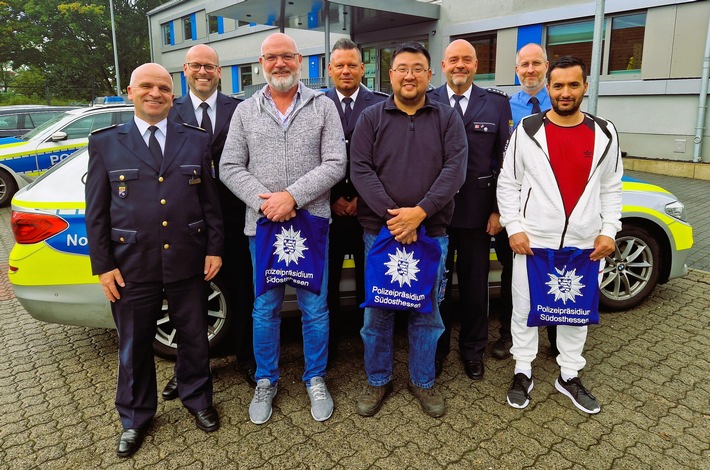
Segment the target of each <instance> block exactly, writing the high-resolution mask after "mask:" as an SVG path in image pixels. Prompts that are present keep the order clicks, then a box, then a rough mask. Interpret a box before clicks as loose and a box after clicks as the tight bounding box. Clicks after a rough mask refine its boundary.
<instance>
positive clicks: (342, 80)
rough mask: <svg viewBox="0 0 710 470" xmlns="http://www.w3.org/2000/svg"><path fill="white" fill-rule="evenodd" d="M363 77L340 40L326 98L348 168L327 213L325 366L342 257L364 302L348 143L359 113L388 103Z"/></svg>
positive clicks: (333, 335) (351, 50) (355, 54)
mask: <svg viewBox="0 0 710 470" xmlns="http://www.w3.org/2000/svg"><path fill="white" fill-rule="evenodd" d="M364 73H365V64H363V63H362V57H361V55H360V50H359V49H358V47H357V44H355V43H354V42H352V41H351V40H350V39H346V38H343V39H339V40H338V41H337V42H336V43H335V44H334V45H333V50H332V51H331V53H330V64H328V74H329V75H330V78H332V79H333V83H334V85H335V86H334V87H333V88H331V89H329V90H328V91H327V92H326V96H328V97H329V98H330V99H332V100H333V101H334V102H335V106H336V108H338V112H339V114H340V122H341V123H342V124H343V132H344V133H345V148H346V150H347V152H348V166H347V168H346V170H345V178H343V179H342V180H341V181H340V182H339V183H338V184H336V185H335V186H334V187H333V189H331V190H330V204H331V206H330V209H331V214H332V218H333V222H332V223H331V225H330V235H329V237H330V238H329V250H330V251H329V254H328V257H329V258H328V311H329V313H330V338H329V340H328V362H329V363H332V361H333V359H334V358H335V355H336V354H337V351H338V341H339V339H340V332H341V331H340V330H341V329H342V325H343V316H342V312H341V311H340V276H341V274H342V270H343V258H344V256H345V255H353V259H354V261H355V286H356V300H357V305H360V304H361V303H362V302H363V301H364V300H365V295H364V283H365V280H364V279H365V255H364V250H365V246H364V245H363V241H362V227H361V226H360V224H359V223H358V221H357V200H358V197H357V191H356V190H355V187H354V186H353V184H352V181H351V180H350V163H349V162H350V139H351V138H352V135H353V130H354V129H355V124H356V123H357V119H358V118H359V117H360V113H362V111H363V110H364V109H365V108H367V107H368V106H371V105H373V104H375V103H379V102H380V101H384V100H386V99H387V95H386V94H384V93H380V92H373V91H370V90H368V89H367V88H366V87H365V86H363V85H362V84H361V83H360V82H361V80H362V76H363V75H364Z"/></svg>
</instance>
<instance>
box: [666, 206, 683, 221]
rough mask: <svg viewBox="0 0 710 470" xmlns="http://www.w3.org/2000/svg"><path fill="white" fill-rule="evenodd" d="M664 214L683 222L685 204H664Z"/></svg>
mask: <svg viewBox="0 0 710 470" xmlns="http://www.w3.org/2000/svg"><path fill="white" fill-rule="evenodd" d="M666 214H668V215H670V216H671V217H673V218H676V219H678V220H682V221H683V222H685V221H686V220H685V204H683V203H682V202H680V201H673V202H671V203H669V204H666Z"/></svg>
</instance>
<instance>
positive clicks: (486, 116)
mask: <svg viewBox="0 0 710 470" xmlns="http://www.w3.org/2000/svg"><path fill="white" fill-rule="evenodd" d="M471 87H472V90H471V96H470V100H469V103H468V107H467V108H466V112H465V113H464V116H463V122H464V127H465V129H466V138H467V140H468V165H467V167H466V182H465V183H464V184H463V186H462V187H461V189H460V190H459V192H458V193H457V194H456V197H455V198H454V201H455V204H456V205H455V208H454V215H453V218H452V220H451V227H454V228H466V229H470V228H480V227H483V228H485V227H486V224H487V223H488V217H489V216H490V215H491V213H492V212H497V210H498V209H497V206H496V202H495V193H496V175H497V173H498V170H499V168H500V166H501V165H502V164H503V154H504V152H505V146H506V143H507V142H508V138H509V136H510V127H511V124H512V117H511V112H510V104H509V102H508V97H507V95H506V94H505V93H504V92H502V91H500V90H496V89H492V88H489V89H487V90H486V89H483V88H481V87H478V86H476V85H474V84H471ZM428 94H429V96H430V97H431V99H432V100H435V101H439V102H442V103H446V104H447V105H449V106H450V105H451V104H450V103H449V96H448V91H447V88H446V85H442V86H440V87H439V88H435V89H434V90H430V91H429V92H428Z"/></svg>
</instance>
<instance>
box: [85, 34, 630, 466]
mask: <svg viewBox="0 0 710 470" xmlns="http://www.w3.org/2000/svg"><path fill="white" fill-rule="evenodd" d="M564 59H565V60H567V58H564ZM259 62H260V65H261V67H262V69H263V72H264V77H265V79H266V82H267V83H266V85H265V86H264V87H263V88H262V89H261V90H259V91H258V92H257V93H256V94H255V95H254V96H252V97H251V98H249V99H247V100H245V101H243V102H241V103H240V102H239V100H236V99H233V98H230V97H227V96H225V95H223V94H222V93H221V92H219V91H218V85H219V79H220V77H221V68H220V66H219V58H218V56H217V53H216V52H215V51H214V50H213V49H212V48H210V47H209V46H206V45H198V46H195V47H193V48H191V49H190V50H189V51H188V53H187V56H186V59H185V64H184V66H183V71H184V74H185V77H186V79H187V83H188V85H189V93H187V94H186V95H184V96H183V97H181V98H178V99H176V100H174V102H173V94H172V79H171V77H170V75H169V73H168V72H167V71H166V70H165V69H164V68H163V67H162V66H160V65H158V64H144V65H142V66H140V67H138V68H137V69H136V70H135V71H134V72H133V74H132V76H131V82H130V85H129V87H128V95H129V98H130V99H132V100H133V102H134V104H135V118H134V121H132V122H129V123H127V124H126V125H122V126H115V127H112V128H108V129H105V130H101V131H97V132H95V133H94V134H92V136H91V138H90V141H89V153H90V163H89V172H88V176H87V186H86V196H87V211H86V218H87V232H88V236H89V241H90V244H89V246H90V254H91V262H92V270H93V272H94V274H96V275H98V276H99V279H100V282H101V286H102V288H103V290H104V293H105V295H106V297H107V298H108V299H109V300H110V301H111V307H112V312H113V316H114V319H115V321H116V325H117V328H118V333H119V372H118V385H117V393H116V407H117V409H118V412H119V415H120V418H121V422H122V425H123V431H122V432H121V434H120V437H119V441H118V448H117V454H118V455H119V456H121V457H128V456H131V455H133V454H134V453H135V452H136V451H137V450H138V449H139V448H140V446H141V443H142V441H143V438H144V436H145V435H146V433H147V430H148V428H149V426H150V424H151V422H152V419H153V417H154V415H155V412H156V408H157V384H156V373H155V367H154V364H153V361H152V358H153V352H152V339H153V336H154V334H155V328H156V319H157V316H158V315H159V314H160V311H161V306H162V302H163V298H167V300H168V305H169V315H170V318H171V321H172V323H173V324H174V325H175V328H176V330H177V336H178V354H177V362H176V366H175V373H174V375H173V377H172V378H171V379H170V380H169V381H168V383H167V385H166V386H165V388H164V390H163V397H164V398H165V399H174V398H177V397H179V398H180V399H181V401H182V402H183V404H184V405H185V407H186V408H187V409H188V410H189V411H190V413H192V414H193V415H194V417H195V421H196V425H197V427H198V428H200V429H202V430H204V431H206V432H211V431H215V430H217V429H218V428H219V416H218V413H217V410H216V409H215V408H214V406H213V403H212V377H211V373H210V368H209V351H208V342H207V325H206V314H207V304H206V299H207V295H206V292H207V291H206V288H207V284H208V281H210V280H211V279H213V278H214V276H215V275H217V273H218V272H220V270H221V273H222V276H224V277H225V279H226V282H227V283H228V285H229V289H230V291H231V292H232V295H231V298H230V300H231V302H232V303H233V304H232V305H233V309H232V310H233V312H235V313H236V315H237V317H236V322H235V323H236V328H235V334H234V341H233V343H234V345H235V347H236V349H235V351H234V352H235V354H236V356H237V363H238V365H239V367H240V369H241V370H242V371H243V372H244V374H245V376H246V378H247V380H249V381H250V382H252V383H254V384H255V391H254V396H253V398H252V400H251V403H250V406H249V417H250V420H251V421H252V422H253V423H255V424H262V423H265V422H267V421H268V420H269V418H270V417H271V415H272V404H273V400H274V398H275V396H276V394H277V391H278V384H279V355H280V323H281V315H280V308H281V304H282V301H283V296H284V285H283V284H282V285H278V286H276V287H273V288H270V289H267V290H266V291H265V292H259V293H256V292H255V290H254V285H256V284H257V280H258V279H257V277H256V276H258V275H260V273H259V272H257V271H256V269H254V270H252V269H251V268H252V266H256V263H257V260H260V259H263V258H264V257H268V256H271V255H272V251H273V249H272V247H268V248H267V249H268V251H264V248H263V247H262V246H261V245H260V244H259V243H257V231H258V228H257V226H259V225H263V224H265V223H266V224H268V223H274V224H279V223H285V222H288V221H292V219H295V218H296V217H297V216H298V215H300V211H304V212H305V211H308V212H309V213H310V214H312V215H314V216H317V217H318V216H319V217H324V218H330V219H331V224H330V227H329V237H328V239H327V242H326V253H328V254H327V255H326V256H325V259H324V260H322V261H323V263H322V265H323V268H322V269H323V276H322V282H321V285H320V289H315V290H313V289H311V290H309V289H306V288H296V294H297V297H298V304H299V307H300V309H301V312H302V333H303V352H304V362H305V368H304V373H303V376H302V380H303V382H304V384H305V388H306V392H307V395H308V396H309V399H310V402H311V415H312V417H313V418H314V419H315V420H316V421H324V420H327V419H328V418H330V417H331V415H332V413H333V408H334V405H333V399H332V396H331V395H330V393H329V391H328V388H327V386H326V382H325V376H326V368H327V367H328V361H329V356H330V358H331V359H332V357H333V356H334V355H335V354H336V351H337V344H338V337H339V332H340V331H339V330H340V328H341V326H340V325H341V324H342V320H343V313H342V312H341V309H340V304H339V290H338V286H339V281H340V275H341V269H342V260H343V256H344V255H346V254H351V255H353V258H354V260H355V266H356V279H357V291H358V292H357V298H358V304H360V302H362V300H363V299H364V285H365V275H364V271H365V270H364V268H365V265H366V264H367V261H366V260H367V259H368V257H369V255H370V253H371V251H372V249H373V245H375V244H376V241H377V240H378V234H379V233H380V232H381V231H382V232H388V234H389V235H390V236H391V237H392V238H394V240H395V241H396V242H398V243H399V244H401V245H402V246H404V247H405V249H406V247H407V246H408V245H412V244H413V243H417V242H418V239H419V238H421V237H423V236H424V234H425V235H426V236H427V237H429V238H431V239H432V240H434V243H435V244H436V245H437V246H438V248H439V250H438V253H439V255H438V256H439V259H437V260H434V263H433V265H432V266H433V267H431V268H430V269H432V270H435V273H431V274H433V279H434V282H433V285H432V286H431V292H430V295H429V297H430V298H431V304H432V309H431V310H432V311H431V312H430V313H418V312H414V311H409V312H408V314H407V315H408V335H409V371H410V378H409V380H408V384H409V389H410V391H411V392H412V394H413V395H414V396H415V397H416V398H417V399H418V401H419V403H420V405H421V407H422V409H423V411H424V412H425V413H426V414H428V415H430V416H432V417H440V416H442V415H443V414H444V413H445V402H444V398H443V395H442V394H441V393H440V391H439V390H438V389H437V388H435V381H436V377H437V376H438V375H439V374H441V371H442V369H443V364H444V361H445V358H446V355H447V353H448V352H449V343H450V333H451V323H452V317H453V311H452V309H453V306H452V303H451V301H450V298H449V297H450V289H446V285H447V280H448V282H449V283H450V281H451V276H452V273H453V271H454V269H455V270H456V272H457V275H458V280H459V291H460V294H461V295H460V297H461V300H460V303H459V316H460V318H461V331H460V334H459V352H460V355H461V358H462V361H463V365H464V370H465V372H466V374H467V375H468V376H469V377H470V378H471V379H473V380H481V379H482V378H483V375H484V369H485V368H484V362H483V359H484V352H485V349H486V346H487V343H488V283H487V281H488V270H489V253H490V246H491V237H495V239H496V244H495V246H496V251H497V253H498V258H499V260H500V261H501V262H502V264H503V268H504V269H503V277H502V278H503V282H502V297H503V299H502V312H501V316H500V320H501V329H500V338H499V340H498V341H497V342H496V343H495V345H494V347H493V351H492V355H493V356H494V357H497V358H500V359H502V358H505V357H508V356H509V355H510V354H511V353H512V355H513V356H514V359H515V361H516V365H515V373H514V378H513V382H512V384H511V387H510V389H509V391H508V394H507V401H508V403H509V404H510V405H511V406H513V407H516V408H523V407H525V406H527V404H528V402H529V401H530V396H529V392H530V391H531V390H532V386H533V381H532V372H531V363H532V360H533V359H534V358H535V355H536V353H537V328H531V327H527V325H526V319H527V312H528V311H529V309H530V305H529V300H528V295H529V294H528V291H527V275H526V271H525V269H524V266H525V265H524V260H525V258H526V256H529V255H532V251H531V247H534V248H537V247H551V248H558V247H560V246H566V245H567V244H568V242H567V241H565V233H566V234H567V237H568V239H569V238H571V239H572V242H573V243H576V244H578V245H579V247H580V248H589V247H593V248H594V251H593V253H592V255H591V258H592V259H595V260H599V259H603V258H604V257H605V256H607V255H609V254H610V253H611V251H612V250H613V247H614V240H613V237H614V234H615V231H616V230H618V229H619V228H620V227H619V225H620V224H619V217H620V179H619V178H620V175H621V171H622V170H621V164H620V160H619V158H618V154H619V152H618V140H617V138H616V134H615V130H614V128H613V126H612V125H611V124H610V123H608V122H606V121H603V120H601V119H599V118H596V117H592V116H590V115H586V114H583V113H581V111H580V110H579V105H580V104H581V101H582V96H583V94H584V91H585V90H586V68H585V67H584V64H582V63H581V62H578V61H577V62H575V61H571V62H569V61H568V62H565V61H564V60H562V61H561V63H560V65H556V64H553V65H552V67H549V69H548V65H549V64H548V61H547V57H546V54H545V51H544V49H543V48H542V47H540V46H539V45H536V44H529V45H527V46H525V47H523V48H522V49H521V50H520V51H519V52H518V54H517V56H516V73H517V75H518V78H519V80H520V84H521V87H522V89H521V92H520V93H518V94H517V95H515V96H513V97H512V98H511V99H510V101H509V100H508V97H507V96H506V95H505V94H504V93H502V92H500V91H499V90H496V89H490V88H489V89H483V88H480V87H478V86H476V85H474V84H473V81H474V77H475V74H476V69H477V63H478V61H477V58H476V51H475V49H474V48H473V46H471V44H470V43H468V42H467V41H463V40H456V41H454V42H452V43H451V44H450V45H449V46H448V47H447V48H446V50H445V52H444V58H443V60H442V64H441V67H442V71H443V73H444V75H445V76H446V82H447V83H446V84H445V85H443V86H441V87H439V88H437V89H434V90H430V91H427V89H428V88H429V82H430V79H431V75H432V66H431V58H430V55H429V52H428V51H427V50H426V48H424V47H423V46H422V45H421V44H419V43H417V42H407V43H404V44H401V45H400V46H398V47H397V48H396V49H395V50H394V51H393V53H392V64H391V69H390V70H389V78H390V83H391V85H392V95H390V96H387V95H385V94H382V93H379V92H373V91H371V90H369V89H367V88H366V87H365V86H363V85H362V83H361V81H362V79H363V76H364V73H365V68H364V64H363V61H362V57H361V55H360V51H359V49H358V47H357V45H356V44H355V43H353V42H352V41H350V40H347V39H341V40H339V41H337V42H336V43H335V45H334V46H333V51H332V53H331V61H330V64H329V65H328V72H329V75H330V76H331V78H332V79H333V82H334V84H335V86H334V88H333V89H331V90H328V91H327V93H325V94H323V93H320V92H317V91H313V90H311V89H309V88H307V87H305V86H304V85H303V84H302V83H301V82H300V73H301V67H302V56H301V54H300V53H299V52H298V48H297V46H296V44H295V42H294V41H293V39H292V38H290V37H289V36H287V35H285V34H283V33H275V34H272V35H269V36H268V37H267V38H266V39H265V40H264V42H263V43H262V46H261V55H260V57H259ZM558 62H560V61H558ZM546 77H547V81H548V87H547V88H546V87H545V79H546ZM547 89H549V95H548V92H547ZM550 107H551V108H552V109H551V110H550ZM511 109H512V112H511ZM546 110H549V111H547V112H546V113H544V111H546ZM533 113H540V114H534V115H533V116H532V117H529V118H524V116H528V115H532V114H533ZM520 120H522V123H521V124H520V125H519V126H518V125H517V124H518V121H520ZM514 124H515V125H516V126H517V127H516V130H515V131H514V133H513V134H512V137H511V130H512V128H513V125H514ZM580 126H581V127H583V128H584V131H579V128H580ZM553 127H554V129H555V132H552V131H551V130H550V131H549V132H546V131H548V129H552V128H553ZM602 127H603V131H604V132H602V131H601V128H602ZM568 128H570V129H573V131H569V129H568ZM580 134H581V135H582V136H583V138H582V140H581V142H582V143H580V144H575V147H574V150H575V152H578V153H580V152H581V153H580V154H584V156H585V157H579V158H577V157H576V156H575V159H574V160H573V162H572V163H570V164H569V165H567V166H564V165H563V168H562V169H560V167H559V164H558V165H557V166H555V164H554V163H553V165H552V168H551V169H550V168H549V166H550V165H549V164H547V163H546V161H547V160H548V155H549V157H550V158H552V159H553V160H555V161H559V160H560V159H562V160H564V158H566V157H564V158H563V156H562V152H563V149H564V147H565V146H566V145H567V144H568V139H573V140H575V141H576V140H578V138H579V135H580ZM551 136H554V139H558V141H557V142H556V143H552V142H551V140H550V139H552V138H553V137H551ZM509 138H510V139H512V141H511V142H512V143H511V144H510V145H508V141H509ZM506 148H507V150H506ZM589 155H593V158H588V157H589ZM582 158H587V160H588V161H584V162H583V164H584V165H586V166H581V167H580V168H584V171H585V173H584V175H585V176H584V178H583V179H580V178H574V179H573V183H571V185H572V186H573V188H572V189H571V190H570V188H569V186H570V185H567V186H566V189H565V192H564V193H563V198H562V199H563V202H558V203H557V205H559V206H561V207H563V209H569V210H568V212H567V213H566V215H567V217H566V218H565V219H564V221H563V223H562V226H560V227H550V228H549V232H550V233H551V234H552V235H550V236H547V237H546V236H542V235H540V234H539V233H538V232H536V231H535V229H536V228H538V227H540V226H545V225H546V224H550V223H552V224H556V223H557V220H556V219H553V220H552V221H550V220H548V219H549V218H550V217H552V216H553V215H554V216H556V215H557V214H556V213H554V209H551V208H546V207H542V208H541V209H543V210H539V211H538V210H537V208H536V207H534V208H533V209H535V210H531V208H530V207H527V208H526V207H525V206H526V205H527V203H528V198H529V193H530V191H532V192H535V193H536V194H537V191H540V192H541V193H542V192H543V191H544V192H546V193H548V194H549V193H555V190H554V188H551V187H550V180H551V179H552V180H554V178H555V176H565V177H567V176H569V175H570V174H571V173H573V172H574V171H573V170H574V168H576V165H578V164H580V165H581V164H582V163H580V161H581V159H582ZM578 160H580V161H578ZM542 167H544V171H542ZM541 173H544V177H543V176H541ZM590 174H591V175H592V177H590V178H589V182H587V178H586V176H587V175H590ZM617 180H618V181H617ZM522 188H524V190H525V191H527V192H528V193H527V194H524V191H523V189H522ZM569 194H573V196H569ZM551 197H552V196H551ZM575 197H576V198H577V199H574V198H575ZM573 199H574V200H573ZM578 200H581V201H582V203H581V204H580V205H583V206H584V207H582V208H580V209H579V210H581V211H584V213H583V214H582V215H581V216H580V215H578V214H577V213H576V212H575V211H576V210H577V209H575V205H576V204H577V201H578ZM534 201H535V202H536V203H541V201H544V199H542V197H541V198H540V199H535V200H534ZM590 208H596V209H599V208H601V209H600V210H597V211H596V212H594V211H590V210H589V209H590ZM551 211H553V215H551ZM563 213H564V211H563ZM595 214H597V215H596V216H595ZM599 214H601V216H599ZM597 219H598V220H597ZM577 224H586V226H591V227H596V228H595V229H593V230H596V233H595V236H594V237H591V236H590V235H589V233H588V231H587V232H584V233H585V236H582V235H579V236H576V235H575V234H578V233H581V231H576V230H575V229H576V225H577ZM504 227H505V228H504ZM564 229H566V232H564V231H562V233H557V231H558V230H564ZM506 230H507V231H506ZM558 245H559V246H558ZM454 252H456V253H457V256H456V257H454ZM513 253H515V255H513ZM514 258H515V259H514ZM454 259H455V262H454ZM520 260H522V261H520ZM223 262H224V264H223ZM521 263H522V264H521ZM521 266H522V267H521ZM447 272H448V274H447ZM316 287H317V286H316ZM442 300H443V303H441V308H440V307H439V303H440V302H441V301H442ZM395 314H396V312H395V311H394V310H389V309H383V308H375V307H370V306H366V307H365V308H364V320H363V326H362V329H361V337H362V341H363V344H364V351H365V358H364V359H365V361H364V363H365V364H364V365H365V372H366V374H367V384H366V386H365V387H364V390H363V391H362V393H361V394H360V395H359V396H358V399H357V405H356V411H357V413H358V414H360V415H361V416H373V415H374V414H376V413H377V412H378V410H379V409H380V408H381V406H382V404H383V402H384V400H385V398H386V397H387V396H388V395H389V394H390V393H392V391H393V383H392V381H393V366H394V347H393V332H394V319H395ZM511 317H512V324H511ZM550 330H551V329H550V328H548V331H550ZM585 337H586V327H577V326H564V327H560V328H559V336H558V338H557V340H556V341H555V340H553V341H552V343H551V346H552V347H553V348H558V349H559V355H557V354H556V356H557V361H558V363H559V365H560V368H561V376H560V378H559V379H558V381H557V384H556V386H557V388H558V390H560V391H561V392H562V393H564V394H565V395H567V396H569V397H570V398H571V399H572V401H573V402H574V404H575V405H576V406H577V407H578V408H580V409H582V410H584V411H587V412H589V413H595V412H598V411H599V406H598V404H597V403H596V399H595V398H594V397H593V396H592V395H591V393H589V392H588V391H587V390H586V389H585V388H584V386H583V385H582V384H581V381H580V380H579V377H578V376H577V374H578V371H579V370H580V369H582V368H583V366H584V359H583V358H582V348H583V346H584V340H585Z"/></svg>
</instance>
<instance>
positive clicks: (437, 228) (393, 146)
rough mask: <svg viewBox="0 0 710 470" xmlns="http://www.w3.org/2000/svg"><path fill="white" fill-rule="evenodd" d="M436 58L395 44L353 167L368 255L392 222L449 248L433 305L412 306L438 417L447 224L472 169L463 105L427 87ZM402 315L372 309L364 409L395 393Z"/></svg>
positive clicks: (428, 398) (424, 401) (412, 355)
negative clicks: (385, 89)
mask: <svg viewBox="0 0 710 470" xmlns="http://www.w3.org/2000/svg"><path fill="white" fill-rule="evenodd" d="M430 61H431V59H430V56H429V52H428V51H427V50H426V48H425V47H424V46H422V45H421V44H419V43H417V42H407V43H404V44H401V45H400V46H398V47H397V48H395V50H394V51H393V53H392V69H391V70H390V71H389V77H390V82H391V83H392V90H393V95H392V96H390V97H389V98H388V99H387V101H383V102H381V103H378V104H376V105H373V106H370V107H369V108H367V109H366V110H364V111H363V112H362V114H361V116H360V119H359V120H358V123H357V126H356V127H355V132H354V133H353V141H352V144H351V147H350V151H351V168H350V173H351V176H352V179H353V184H354V185H355V189H357V191H358V193H359V194H360V198H359V199H358V208H357V210H358V220H359V221H360V224H361V225H362V226H363V229H364V232H365V234H364V241H365V256H366V257H367V255H368V253H369V252H370V250H371V249H372V246H373V244H374V242H375V240H376V238H377V235H378V233H379V232H380V230H381V229H382V228H383V227H385V226H386V227H387V230H389V232H390V233H391V235H392V236H394V238H395V240H397V241H398V242H400V243H402V244H404V245H408V244H411V243H413V242H415V241H416V240H417V229H418V228H419V226H420V225H423V226H424V228H425V229H426V235H428V236H429V237H432V238H433V239H434V240H436V241H437V242H438V244H439V246H440V248H441V257H440V260H438V261H439V263H438V268H437V273H436V275H435V276H434V278H435V282H434V287H433V289H432V291H431V294H430V297H431V299H432V307H433V308H432V312H431V313H418V312H416V311H413V310H409V311H407V314H408V315H409V328H408V330H409V374H410V380H409V381H408V382H409V389H410V391H411V392H412V394H413V395H414V396H415V397H416V398H417V399H418V400H419V403H420V405H421V407H422V410H423V411H424V412H425V413H426V414H428V415H429V416H432V417H436V418H438V417H440V416H443V414H444V412H445V409H446V407H445V403H444V398H443V396H442V395H441V393H440V392H439V391H438V390H436V389H435V388H434V380H435V371H434V355H435V351H436V342H437V340H438V339H439V336H441V333H442V332H443V331H444V324H443V323H442V321H441V316H440V315H439V308H438V299H440V296H441V292H440V291H441V289H443V288H444V286H445V283H444V282H443V280H444V279H445V278H444V270H445V260H446V252H447V246H448V240H447V236H446V227H447V226H448V225H449V223H450V222H451V216H452V214H453V210H454V195H455V194H456V192H457V191H458V190H459V188H460V187H461V185H462V184H463V182H464V177H465V175H466V158H467V145H466V134H465V130H464V127H463V122H462V121H461V118H460V117H459V116H458V115H457V114H456V111H455V110H454V109H453V108H452V107H451V106H448V105H443V104H441V103H437V102H435V101H432V100H431V99H430V98H429V97H428V96H427V94H426V90H427V87H428V86H429V81H430V79H431V68H430ZM394 315H395V310H386V309H379V308H370V307H368V308H366V309H365V322H364V326H363V328H362V330H361V336H362V340H363V343H364V345H365V372H366V373H367V385H366V387H365V389H364V390H363V392H362V393H361V394H360V395H359V396H358V401H357V413H358V414H360V415H361V416H373V415H374V414H375V413H377V411H378V410H379V409H380V407H381V406H382V402H383V401H384V399H385V397H386V396H387V395H389V394H390V393H391V392H392V388H393V386H392V371H393V368H394V338H393V332H394Z"/></svg>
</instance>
